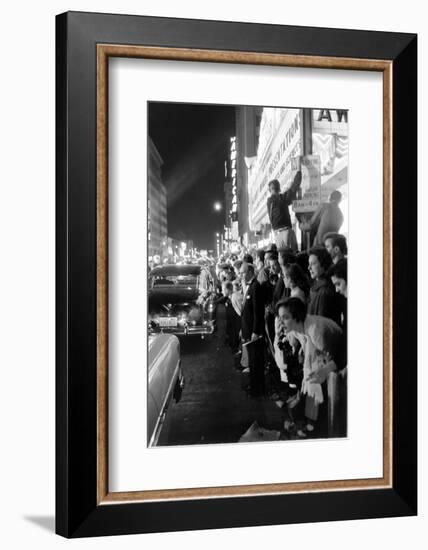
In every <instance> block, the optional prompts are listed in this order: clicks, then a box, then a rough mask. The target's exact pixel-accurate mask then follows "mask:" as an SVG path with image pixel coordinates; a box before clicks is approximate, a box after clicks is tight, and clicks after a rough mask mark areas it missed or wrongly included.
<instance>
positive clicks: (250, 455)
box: [109, 59, 383, 491]
mask: <svg viewBox="0 0 428 550" xmlns="http://www.w3.org/2000/svg"><path fill="white" fill-rule="evenodd" d="M109 86H110V103H109V105H110V112H109V170H110V172H109V193H110V195H109V237H110V242H109V307H110V309H109V323H110V325H109V489H110V491H140V490H141V491H142V490H148V489H170V488H186V487H206V486H224V485H246V484H257V483H282V482H296V481H316V480H335V479H356V478H373V477H381V476H382V463H383V455H382V449H383V438H382V435H383V434H382V414H383V407H382V366H383V365H382V337H383V330H382V263H383V256H382V246H383V245H382V235H383V231H382V76H381V74H380V73H375V72H363V71H348V70H347V71H339V70H321V69H299V68H283V67H264V66H258V67H254V66H240V65H229V64H221V63H195V62H175V61H158V60H142V59H112V60H111V61H110V75H109ZM153 100H154V101H175V102H190V103H201V102H202V103H217V104H218V103H220V104H229V105H230V104H237V105H239V104H247V105H264V106H269V105H270V106H284V107H286V106H288V107H314V108H316V107H320V106H321V107H325V108H332V109H335V108H340V109H349V136H350V137H349V249H350V256H349V266H348V267H349V277H348V278H349V284H348V286H349V320H348V327H349V348H348V353H349V379H348V384H349V437H348V438H347V439H344V440H323V441H316V440H313V441H310V440H309V441H284V442H283V441H281V442H274V443H266V444H260V443H257V444H245V445H231V444H224V445H206V446H182V447H161V448H154V449H148V448H147V447H146V389H147V388H146V368H147V364H146V363H147V359H146V357H147V336H146V331H147V322H146V305H147V283H146V277H147V250H146V227H147V224H146V222H147V219H146V217H147V216H146V205H147V202H146V201H147V188H146V168H147V166H146V147H147V137H146V136H147V101H153ZM255 464H257V465H259V467H255V466H254V465H255Z"/></svg>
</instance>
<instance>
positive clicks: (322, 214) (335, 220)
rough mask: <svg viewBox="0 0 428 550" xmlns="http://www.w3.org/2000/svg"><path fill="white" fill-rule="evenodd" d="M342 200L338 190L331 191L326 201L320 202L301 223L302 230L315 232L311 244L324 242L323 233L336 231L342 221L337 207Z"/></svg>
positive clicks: (315, 244) (341, 215)
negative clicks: (310, 216) (306, 219)
mask: <svg viewBox="0 0 428 550" xmlns="http://www.w3.org/2000/svg"><path fill="white" fill-rule="evenodd" d="M341 200H342V193H341V192H340V191H337V190H336V191H332V193H331V194H330V197H329V199H328V202H326V203H323V204H320V205H319V206H318V208H317V209H316V210H315V212H314V214H313V216H312V218H311V219H310V220H309V221H308V222H306V223H302V224H301V226H300V227H301V229H302V230H303V231H310V232H311V234H314V233H315V237H314V240H313V243H312V245H313V246H317V245H322V244H323V243H324V235H325V234H326V233H337V232H338V231H339V229H340V228H341V226H342V223H343V214H342V211H341V210H340V208H339V203H340V201H341Z"/></svg>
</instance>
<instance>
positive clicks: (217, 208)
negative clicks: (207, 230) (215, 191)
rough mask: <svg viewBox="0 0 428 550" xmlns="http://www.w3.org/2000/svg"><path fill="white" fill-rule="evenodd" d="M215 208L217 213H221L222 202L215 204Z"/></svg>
mask: <svg viewBox="0 0 428 550" xmlns="http://www.w3.org/2000/svg"><path fill="white" fill-rule="evenodd" d="M213 206H214V210H215V211H216V212H220V210H221V209H222V206H221V202H219V201H216V202H215V203H214V204H213Z"/></svg>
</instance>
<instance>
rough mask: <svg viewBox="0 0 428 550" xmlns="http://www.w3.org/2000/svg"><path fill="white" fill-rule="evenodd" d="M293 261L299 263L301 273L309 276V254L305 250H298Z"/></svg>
mask: <svg viewBox="0 0 428 550" xmlns="http://www.w3.org/2000/svg"><path fill="white" fill-rule="evenodd" d="M294 263H296V264H298V265H300V267H301V268H302V271H303V273H304V274H305V275H307V276H308V277H309V254H308V253H307V252H299V253H298V254H297V255H296V261H295V262H294Z"/></svg>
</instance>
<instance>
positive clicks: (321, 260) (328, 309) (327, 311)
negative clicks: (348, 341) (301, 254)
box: [308, 246, 342, 325]
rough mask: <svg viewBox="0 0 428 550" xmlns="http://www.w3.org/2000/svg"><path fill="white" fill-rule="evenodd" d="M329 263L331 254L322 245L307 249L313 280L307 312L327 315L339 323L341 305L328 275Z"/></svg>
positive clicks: (330, 262)
mask: <svg viewBox="0 0 428 550" xmlns="http://www.w3.org/2000/svg"><path fill="white" fill-rule="evenodd" d="M331 264H332V260H331V256H330V254H329V253H328V252H327V250H326V249H325V248H324V247H322V246H314V247H313V248H311V249H310V250H309V274H310V276H311V278H312V280H313V282H312V286H311V289H310V294H309V304H308V313H310V314H311V315H321V316H322V317H328V318H329V319H332V320H333V321H335V322H336V323H337V324H338V325H340V322H341V314H342V311H341V310H342V307H341V303H340V300H339V298H338V295H337V294H336V292H335V290H334V287H333V284H332V282H331V279H330V277H329V273H328V271H329V268H330V266H331Z"/></svg>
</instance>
